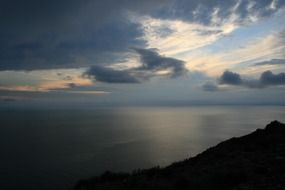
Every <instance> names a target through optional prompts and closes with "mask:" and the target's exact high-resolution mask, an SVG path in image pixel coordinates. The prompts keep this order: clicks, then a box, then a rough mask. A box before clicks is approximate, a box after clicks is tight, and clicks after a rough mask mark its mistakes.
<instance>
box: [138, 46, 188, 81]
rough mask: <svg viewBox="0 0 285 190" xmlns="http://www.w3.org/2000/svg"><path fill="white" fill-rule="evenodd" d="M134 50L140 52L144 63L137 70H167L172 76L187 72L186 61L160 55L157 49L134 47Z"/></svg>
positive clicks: (141, 60) (153, 71)
mask: <svg viewBox="0 0 285 190" xmlns="http://www.w3.org/2000/svg"><path fill="white" fill-rule="evenodd" d="M134 50H135V51H136V52H137V53H138V54H139V56H140V62H141V64H142V65H141V66H139V67H137V68H136V69H135V70H138V71H144V72H149V71H150V72H152V73H155V72H157V71H164V70H166V71H168V72H169V73H168V75H169V76H170V77H171V78H175V77H179V76H182V75H183V74H185V73H186V72H187V69H186V68H185V62H184V61H181V60H178V59H175V58H171V57H165V56H162V55H159V53H158V52H157V51H156V50H155V49H142V48H134Z"/></svg>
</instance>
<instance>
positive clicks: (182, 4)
mask: <svg viewBox="0 0 285 190" xmlns="http://www.w3.org/2000/svg"><path fill="white" fill-rule="evenodd" d="M236 2H237V1H235V0H229V1H221V0H213V1H208V0H199V1H198V0H192V1H189V0H155V1H153V0H144V1H141V0H132V1H130V0H104V1H101V0H85V1H77V0H69V1H65V0H41V1H39V0H27V1H23V0H2V1H1V2H0V27H1V30H0V71H1V70H35V69H55V68H77V67H87V66H91V65H98V64H110V63H113V62H114V61H115V60H120V59H123V58H124V53H126V52H128V51H130V49H129V47H140V48H145V47H146V42H145V41H143V40H142V38H140V37H141V36H142V35H143V33H142V31H143V30H142V28H141V25H139V24H136V23H133V22H131V21H130V20H129V19H128V18H127V17H128V14H129V13H130V12H134V13H136V14H137V15H151V16H154V17H157V18H160V19H175V20H179V19H182V20H185V21H191V22H192V21H194V22H200V23H203V24H207V23H210V22H211V15H212V12H213V10H214V8H219V10H220V11H219V12H218V16H219V17H221V18H227V17H228V16H229V15H230V14H232V7H233V6H234V5H235V4H236ZM240 2H241V3H240V4H239V6H237V9H236V11H235V13H236V14H237V15H238V18H239V19H240V20H241V21H240V22H242V20H243V19H245V18H247V17H248V16H249V15H250V14H254V15H259V16H262V17H263V16H268V15H271V14H272V13H273V12H276V11H277V10H278V9H279V8H281V7H282V6H284V4H285V2H284V1H280V0H279V1H276V3H277V4H276V9H269V8H268V7H269V6H270V4H271V2H272V1H269V0H260V1H256V4H254V6H253V8H252V10H251V12H250V11H249V10H248V9H247V7H248V5H249V3H250V2H251V1H249V0H241V1H240ZM253 10H254V11H253ZM257 13H258V14H257ZM171 32H172V31H171V30H169V29H167V28H161V35H162V36H167V35H169V34H171ZM201 32H202V33H203V31H201ZM208 32H219V31H208ZM206 33H207V32H206ZM206 33H205V34H206ZM154 48H159V47H154ZM143 53H144V52H142V57H143V56H144V55H143ZM150 54H153V57H152V58H155V56H156V55H155V53H151V52H150ZM143 59H144V58H142V60H143ZM155 59H156V58H155ZM160 59H163V62H166V63H167V64H168V65H172V66H171V68H172V69H173V77H175V76H176V74H178V75H180V72H184V71H183V67H181V66H179V65H181V64H176V62H177V60H174V59H171V58H169V59H168V58H160ZM146 61H148V60H146ZM148 67H149V68H150V67H152V66H148ZM153 68H154V69H155V66H154V67H153ZM156 68H159V66H156ZM141 69H142V70H143V69H144V68H141ZM146 69H148V68H146Z"/></svg>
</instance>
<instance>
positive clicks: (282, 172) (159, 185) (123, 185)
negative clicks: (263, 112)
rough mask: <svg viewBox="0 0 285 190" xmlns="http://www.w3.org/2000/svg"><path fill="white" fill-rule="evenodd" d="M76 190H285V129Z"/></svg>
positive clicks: (270, 128)
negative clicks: (163, 166) (164, 165)
mask: <svg viewBox="0 0 285 190" xmlns="http://www.w3.org/2000/svg"><path fill="white" fill-rule="evenodd" d="M74 189H75V190H103V189H104V190H143V189H149V190H156V189H165V190H172V189H173V190H174V189H178V190H179V189H182V190H183V189H193V190H210V189H211V190H216V189H217V190H261V189H264V190H284V189H285V125H284V124H282V123H280V122H278V121H273V122H271V123H270V124H268V125H267V126H266V127H265V129H257V130H256V131H254V132H253V133H250V134H248V135H245V136H242V137H238V138H236V137H234V138H231V139H229V140H226V141H224V142H221V143H219V144H218V145H216V146H214V147H211V148H209V149H207V150H206V151H204V152H202V153H201V154H199V155H197V156H195V157H193V158H189V159H186V160H184V161H181V162H176V163H173V164H171V165H170V166H167V167H165V168H159V167H154V168H150V169H144V170H140V169H138V170H135V171H133V172H132V173H112V172H105V173H104V174H102V175H101V176H98V177H93V178H90V179H87V180H80V181H78V183H77V184H76V186H75V187H74Z"/></svg>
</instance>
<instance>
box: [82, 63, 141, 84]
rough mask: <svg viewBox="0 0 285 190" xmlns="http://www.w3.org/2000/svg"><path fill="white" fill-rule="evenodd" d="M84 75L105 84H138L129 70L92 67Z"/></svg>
mask: <svg viewBox="0 0 285 190" xmlns="http://www.w3.org/2000/svg"><path fill="white" fill-rule="evenodd" d="M85 75H87V76H88V77H93V78H95V80H96V81H99V82H106V83H139V80H138V79H136V78H135V77H134V76H132V75H131V74H130V72H129V70H115V69H112V68H107V67H102V66H92V67H90V68H89V70H88V71H87V72H85Z"/></svg>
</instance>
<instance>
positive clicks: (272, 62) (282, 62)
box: [254, 59, 285, 66]
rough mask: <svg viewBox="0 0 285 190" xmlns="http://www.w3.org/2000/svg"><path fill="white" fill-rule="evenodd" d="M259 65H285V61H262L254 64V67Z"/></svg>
mask: <svg viewBox="0 0 285 190" xmlns="http://www.w3.org/2000/svg"><path fill="white" fill-rule="evenodd" d="M260 65H285V59H271V60H268V61H262V62H258V63H255V64H254V66H260Z"/></svg>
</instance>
